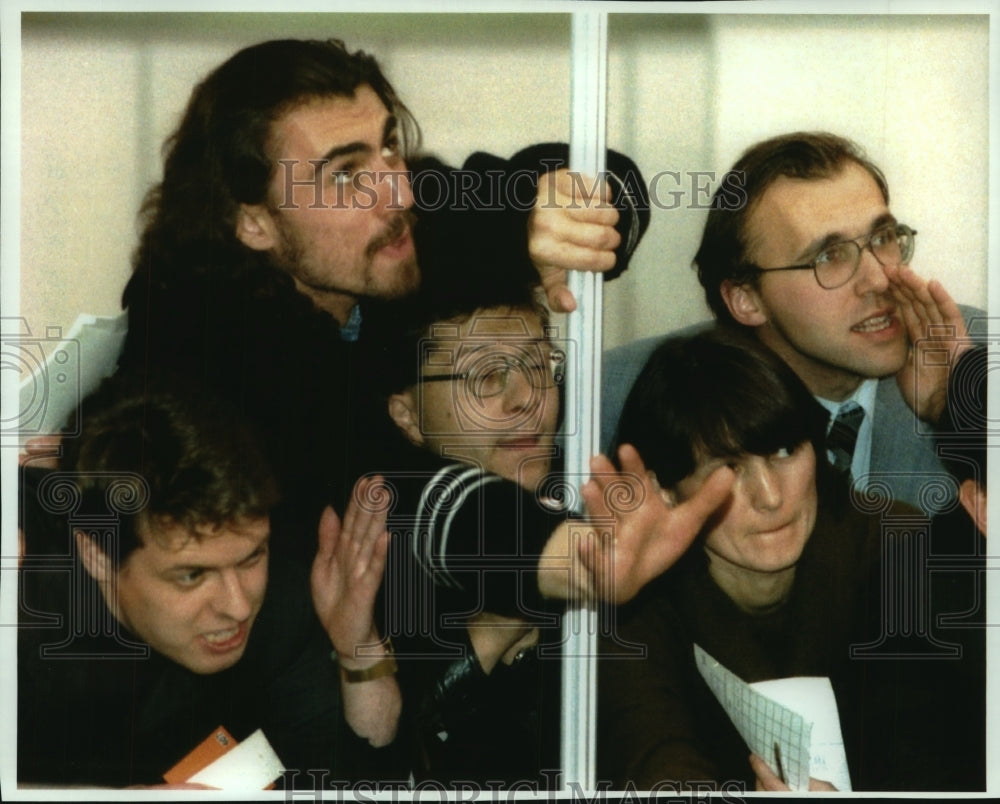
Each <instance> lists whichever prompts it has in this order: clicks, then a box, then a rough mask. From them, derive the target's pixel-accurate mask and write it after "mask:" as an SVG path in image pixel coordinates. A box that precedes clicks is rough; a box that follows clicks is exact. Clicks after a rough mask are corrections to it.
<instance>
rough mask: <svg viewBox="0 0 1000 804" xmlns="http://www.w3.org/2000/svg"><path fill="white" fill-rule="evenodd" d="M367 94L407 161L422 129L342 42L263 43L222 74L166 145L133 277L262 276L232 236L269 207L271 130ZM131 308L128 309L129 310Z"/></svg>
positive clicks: (195, 97)
mask: <svg viewBox="0 0 1000 804" xmlns="http://www.w3.org/2000/svg"><path fill="white" fill-rule="evenodd" d="M362 85H368V86H370V87H371V88H372V89H373V90H374V91H375V93H376V94H377V95H378V97H379V98H380V99H381V100H382V102H383V103H384V104H385V106H386V108H387V109H388V110H389V111H390V113H392V114H393V115H395V117H396V119H397V121H398V125H399V130H400V133H401V135H402V141H403V145H404V153H405V152H406V150H407V149H409V148H412V147H416V146H417V144H418V142H419V136H420V134H419V129H418V127H417V124H416V121H415V120H414V119H413V116H412V115H411V114H410V112H409V110H408V109H407V108H406V107H405V106H404V105H403V103H402V102H401V101H400V100H399V98H398V97H397V95H396V92H395V90H394V89H393V88H392V86H391V85H390V84H389V82H388V81H387V80H386V78H385V76H384V75H383V74H382V71H381V69H380V68H379V65H378V63H377V62H376V60H375V58H374V57H372V56H371V55H369V54H367V53H364V52H363V51H356V52H353V53H352V52H350V51H348V50H347V49H346V47H345V46H344V43H343V42H341V41H339V40H335V39H331V40H327V41H319V40H296V39H282V40H273V41H268V42H262V43H260V44H257V45H253V46H251V47H247V48H245V49H243V50H241V51H240V52H238V53H237V54H236V55H234V56H232V57H231V58H230V59H229V60H227V61H226V62H225V63H224V64H222V65H221V66H219V67H218V68H216V69H215V70H214V71H213V72H212V73H210V74H209V75H208V76H207V77H206V78H205V79H204V80H203V81H202V82H201V83H200V84H199V85H198V86H197V87H196V88H195V90H194V92H193V94H192V96H191V99H190V101H189V103H188V106H187V109H186V111H185V113H184V116H183V118H182V120H181V123H180V125H179V126H178V128H177V130H176V131H175V132H174V133H173V134H172V135H171V136H170V137H169V138H168V140H167V141H166V143H165V145H164V149H165V154H166V155H165V162H164V169H163V181H162V182H161V183H160V184H159V185H157V186H156V187H154V188H153V189H152V190H151V191H150V192H149V194H148V195H147V196H146V199H145V201H144V203H143V206H142V210H141V219H142V222H143V224H144V231H143V233H142V236H141V238H140V242H139V247H138V249H137V250H136V253H135V257H134V260H133V266H134V268H135V269H136V270H140V269H142V270H147V271H151V272H153V273H154V275H155V273H156V272H157V271H159V270H165V271H170V270H175V269H177V268H180V267H183V268H194V269H197V268H205V269H212V270H216V271H231V272H243V271H245V272H250V271H252V270H253V268H254V267H255V266H256V267H258V268H260V267H263V266H264V265H265V264H266V261H267V256H266V255H265V254H261V253H258V252H255V251H254V250H253V249H250V248H249V247H247V246H245V245H243V244H242V243H241V242H240V241H239V240H238V239H237V237H236V234H235V231H236V218H237V213H238V212H239V208H240V204H258V203H261V202H263V201H264V200H265V198H266V193H267V187H268V183H269V181H270V178H271V175H272V172H273V169H274V166H273V164H272V161H271V158H270V156H269V155H268V150H267V146H268V140H269V137H270V134H271V127H272V124H273V123H274V122H275V121H276V120H277V119H278V118H279V117H280V116H281V115H282V114H284V113H285V112H286V111H288V110H289V109H290V108H292V107H294V106H295V105H296V104H299V103H302V102H304V101H307V100H309V99H312V98H322V97H329V96H347V97H349V96H352V95H353V94H354V92H355V90H356V89H357V88H358V87H359V86H362ZM270 273H272V274H277V272H270ZM137 292H145V290H144V289H140V290H139V291H137ZM129 301H130V300H129V299H128V298H127V297H126V298H125V299H124V303H125V305H126V306H128V304H129Z"/></svg>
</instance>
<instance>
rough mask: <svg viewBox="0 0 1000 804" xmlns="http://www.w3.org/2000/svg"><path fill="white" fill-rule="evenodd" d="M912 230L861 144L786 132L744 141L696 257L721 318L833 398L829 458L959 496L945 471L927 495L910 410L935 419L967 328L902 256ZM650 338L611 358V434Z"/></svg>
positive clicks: (922, 445) (823, 398)
mask: <svg viewBox="0 0 1000 804" xmlns="http://www.w3.org/2000/svg"><path fill="white" fill-rule="evenodd" d="M915 236H916V232H915V231H914V230H913V229H912V228H910V227H909V226H907V225H906V224H904V223H901V222H899V221H897V220H896V218H895V217H894V216H893V214H892V213H891V211H890V210H889V190H888V184H887V182H886V179H885V176H884V175H883V173H882V171H881V170H880V169H879V168H878V167H877V166H876V165H874V164H873V163H872V162H871V161H870V160H868V159H867V158H866V157H865V156H864V155H863V154H862V152H861V151H860V149H858V148H857V146H855V145H854V144H853V143H851V142H849V141H847V140H845V139H843V138H841V137H838V136H835V135H832V134H827V133H794V134H787V135H782V136H778V137H774V138H772V139H769V140H766V141H764V142H761V143H758V144H757V145H754V146H752V147H751V148H750V149H748V150H747V151H746V152H745V153H744V154H743V156H742V157H741V158H740V159H739V161H738V162H737V163H736V164H735V165H734V166H733V168H732V170H731V171H729V172H728V173H727V174H726V176H725V177H724V178H723V179H722V182H721V184H720V187H719V189H718V190H717V191H716V193H715V196H714V198H713V203H712V208H711V210H710V212H709V215H708V219H707V221H706V224H705V230H704V232H703V235H702V241H701V245H700V247H699V249H698V253H697V254H696V256H695V259H694V265H695V267H696V268H697V271H698V278H699V280H700V281H701V284H702V286H703V287H704V289H705V296H706V300H707V302H708V305H709V307H710V308H711V310H712V312H713V313H714V314H715V317H716V319H717V321H718V322H719V323H720V324H723V325H730V326H732V325H735V326H738V327H741V328H745V329H749V330H751V331H753V332H754V333H755V334H756V335H757V337H759V338H760V340H761V341H762V342H764V343H765V344H767V345H768V346H769V347H770V348H772V349H773V350H774V351H775V352H777V353H778V354H779V355H781V357H782V358H784V360H786V361H787V362H788V363H789V365H791V366H792V368H793V369H794V370H795V371H796V373H797V374H798V375H799V377H801V378H802V380H803V381H804V382H805V384H806V385H807V386H808V387H809V389H810V390H811V391H812V392H813V394H814V395H815V396H816V397H817V399H818V400H819V401H820V402H821V403H822V404H823V405H824V406H825V407H826V408H827V409H828V410H829V411H830V414H831V423H832V424H831V431H830V455H829V457H830V459H831V461H832V462H833V463H834V465H835V466H837V467H838V468H840V469H841V470H842V471H843V472H844V473H845V474H849V476H850V477H851V478H852V479H853V481H854V483H855V486H856V487H857V488H864V487H866V486H867V485H869V483H871V482H872V481H874V480H876V479H877V480H878V482H879V484H880V485H881V486H882V488H884V489H888V491H889V492H890V493H891V494H892V495H893V496H894V497H896V498H897V499H902V500H905V501H908V502H911V503H914V504H917V505H921V504H922V505H923V506H924V507H925V508H937V507H938V506H941V505H946V504H947V503H948V502H949V500H950V498H952V497H953V496H954V495H953V494H951V493H949V492H948V490H949V489H950V488H951V485H950V484H948V483H946V482H944V483H941V482H936V483H935V485H936V486H939V487H940V488H941V490H942V491H943V493H942V494H941V495H940V496H936V497H935V498H934V499H933V500H931V499H929V497H928V495H926V494H922V490H924V489H926V487H927V483H928V482H929V481H930V482H935V481H934V478H940V477H946V473H945V471H944V469H943V467H942V466H941V463H940V461H939V460H938V458H937V456H936V455H935V451H934V442H933V438H932V436H931V434H930V433H928V434H927V435H926V436H921V435H919V434H918V432H917V426H916V424H917V423H916V422H915V420H914V412H915V413H916V414H917V416H919V417H920V418H921V419H923V420H925V421H927V422H931V423H935V422H936V421H937V420H938V418H939V417H940V415H941V412H942V410H943V403H944V398H945V393H944V390H945V387H946V383H947V377H948V367H949V366H950V365H951V364H952V363H953V362H954V360H955V359H956V358H957V351H958V350H961V349H964V348H967V346H968V341H967V339H966V338H965V336H966V334H967V332H966V327H965V324H964V321H963V319H962V314H961V311H960V310H959V308H958V306H957V305H956V304H955V303H954V302H953V301H952V299H951V297H950V296H949V295H948V294H947V292H945V290H944V289H943V288H942V287H941V285H940V283H938V282H935V281H931V282H926V281H925V280H923V279H921V278H920V277H918V276H917V275H916V274H914V273H913V271H911V270H910V269H909V267H908V264H909V261H910V259H911V257H912V256H913V253H914V247H915ZM928 336H934V337H935V338H936V339H935V340H934V341H930V340H929V339H928ZM656 340H659V339H653V341H656ZM653 341H650V342H648V343H649V345H648V346H643V345H642V344H643V342H640V343H638V344H630V345H628V346H626V347H622V349H621V350H619V351H616V352H615V353H612V354H611V356H610V359H608V360H606V361H605V365H606V368H607V371H606V374H605V377H606V381H605V405H606V407H607V408H608V413H607V416H606V417H605V433H606V435H605V437H606V438H607V437H608V436H607V433H608V432H609V431H613V427H614V425H613V424H611V423H610V417H612V416H616V415H617V411H618V410H619V409H620V404H618V396H619V395H620V394H624V393H627V389H628V388H629V387H630V386H631V381H632V379H633V376H634V375H631V370H632V368H633V367H634V368H635V370H636V371H637V370H638V366H641V363H642V361H643V360H644V359H645V357H644V356H645V354H648V351H649V349H650V348H651V346H652V342H653ZM914 344H916V345H917V348H911V347H912V346H913V345H914ZM629 375H631V376H629ZM617 388H623V389H624V390H622V391H616V390H615V389H617ZM622 398H624V397H623V396H622ZM921 496H923V497H924V499H923V500H921Z"/></svg>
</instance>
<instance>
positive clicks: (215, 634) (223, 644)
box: [201, 623, 247, 652]
mask: <svg viewBox="0 0 1000 804" xmlns="http://www.w3.org/2000/svg"><path fill="white" fill-rule="evenodd" d="M246 634H247V624H246V623H241V624H240V625H237V626H234V627H232V628H227V629H225V630H223V631H208V632H206V633H204V634H202V635H201V638H202V639H203V640H204V641H205V643H206V645H207V646H208V648H209V649H210V650H213V651H216V652H224V651H230V650H233V649H234V648H237V647H239V646H240V645H242V644H243V640H244V639H246Z"/></svg>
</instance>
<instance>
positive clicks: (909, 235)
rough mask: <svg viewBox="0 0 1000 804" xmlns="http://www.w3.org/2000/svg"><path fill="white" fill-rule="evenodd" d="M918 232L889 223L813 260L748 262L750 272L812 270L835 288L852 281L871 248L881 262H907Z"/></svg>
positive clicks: (821, 283)
mask: <svg viewBox="0 0 1000 804" xmlns="http://www.w3.org/2000/svg"><path fill="white" fill-rule="evenodd" d="M916 234H917V233H916V231H915V230H914V229H911V228H910V227H909V226H907V225H906V224H905V223H887V224H885V225H884V226H879V227H878V228H877V229H875V230H874V231H872V233H871V234H869V235H867V236H865V237H859V238H856V239H854V240H842V241H840V242H839V243H833V244H832V245H829V246H827V247H826V248H824V249H823V250H822V251H821V252H820V253H819V254H817V255H816V256H815V257H814V258H813V259H812V261H811V262H804V263H802V264H800V265H785V266H782V267H781V268H761V267H760V266H759V265H755V264H753V263H748V264H747V265H745V266H744V268H746V269H747V270H749V271H753V272H755V273H757V274H758V275H759V274H767V273H771V272H772V271H805V270H811V271H812V272H813V275H814V276H815V277H816V281H817V282H818V283H819V286H820V287H821V288H826V289H827V290H835V289H836V288H839V287H842V286H843V285H846V284H847V283H848V282H850V281H851V279H852V277H853V276H854V275H855V274H856V273H857V272H858V266H859V265H861V253H862V252H863V251H864V250H865V249H868V250H869V251H870V252H871V253H872V254H873V255H874V256H875V259H876V260H878V261H879V263H880V264H881V265H905V264H907V263H908V262H909V261H910V259H911V258H912V257H913V250H914V247H915V244H916V243H915V239H914V237H915V235H916Z"/></svg>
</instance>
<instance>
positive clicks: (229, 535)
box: [136, 516, 271, 564]
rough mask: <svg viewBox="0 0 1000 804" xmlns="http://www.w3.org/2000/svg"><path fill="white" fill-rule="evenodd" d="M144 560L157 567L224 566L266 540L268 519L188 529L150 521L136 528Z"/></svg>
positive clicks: (176, 523)
mask: <svg viewBox="0 0 1000 804" xmlns="http://www.w3.org/2000/svg"><path fill="white" fill-rule="evenodd" d="M138 533H139V536H140V540H141V544H140V546H139V547H138V548H137V549H136V552H137V553H138V552H139V551H143V555H144V557H145V558H146V559H147V560H152V561H155V562H156V563H158V564H188V563H191V562H192V561H194V560H195V559H197V560H198V561H199V562H201V563H206V564H208V563H212V562H216V563H225V562H226V561H228V560H231V559H234V558H236V559H238V558H239V554H241V553H243V552H253V551H254V550H255V549H257V548H258V547H259V546H260V545H262V544H263V543H264V542H266V541H267V540H268V538H269V537H270V533H271V524H270V519H269V518H268V517H266V516H265V517H253V518H241V519H239V520H237V521H232V522H226V523H223V524H221V525H204V526H196V527H190V526H187V525H184V524H181V523H179V522H176V521H173V520H161V521H158V522H150V523H147V524H145V525H144V526H141V527H139V528H138Z"/></svg>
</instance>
